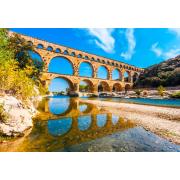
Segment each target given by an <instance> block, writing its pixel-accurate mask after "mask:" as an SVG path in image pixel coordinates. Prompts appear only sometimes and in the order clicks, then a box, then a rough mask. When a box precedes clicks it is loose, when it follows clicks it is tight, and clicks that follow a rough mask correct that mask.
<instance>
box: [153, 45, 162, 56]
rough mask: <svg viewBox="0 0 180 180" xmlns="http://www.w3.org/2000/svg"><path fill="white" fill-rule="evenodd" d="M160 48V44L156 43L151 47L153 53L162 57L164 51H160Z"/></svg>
mask: <svg viewBox="0 0 180 180" xmlns="http://www.w3.org/2000/svg"><path fill="white" fill-rule="evenodd" d="M157 46H158V42H156V43H154V44H153V45H152V46H151V51H153V52H154V53H155V54H156V56H161V55H162V49H160V48H159V47H157Z"/></svg>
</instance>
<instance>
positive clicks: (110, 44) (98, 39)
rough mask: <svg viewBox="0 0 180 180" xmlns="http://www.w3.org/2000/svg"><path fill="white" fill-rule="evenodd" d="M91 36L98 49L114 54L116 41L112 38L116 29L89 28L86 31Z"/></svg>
mask: <svg viewBox="0 0 180 180" xmlns="http://www.w3.org/2000/svg"><path fill="white" fill-rule="evenodd" d="M86 31H87V32H88V34H89V35H91V36H92V37H93V39H92V40H91V42H94V43H95V44H96V45H97V46H98V47H100V48H101V49H103V50H104V51H105V52H108V53H113V52H114V46H115V39H114V37H113V36H112V33H113V31H114V29H109V28H98V29H96V28H89V29H86Z"/></svg>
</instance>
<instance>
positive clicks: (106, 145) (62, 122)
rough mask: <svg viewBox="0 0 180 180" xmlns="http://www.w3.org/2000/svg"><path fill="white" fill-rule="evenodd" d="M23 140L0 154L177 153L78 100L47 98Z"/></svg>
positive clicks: (175, 148)
mask: <svg viewBox="0 0 180 180" xmlns="http://www.w3.org/2000/svg"><path fill="white" fill-rule="evenodd" d="M38 110H39V111H40V114H39V115H38V116H37V117H36V119H35V120H34V127H33V129H32V130H31V131H30V132H29V133H27V135H26V137H23V138H19V139H17V140H16V141H13V142H10V143H3V144H0V151H30V152H32V151H73V152H74V151H108V152H109V151H180V146H177V145H175V144H173V143H170V142H169V141H167V140H165V139H163V138H160V137H159V136H157V135H155V134H153V133H151V132H149V131H146V130H145V129H144V128H142V127H139V126H136V124H135V123H134V122H133V121H127V120H125V119H122V118H121V117H120V116H117V115H116V114H111V113H109V112H108V111H105V110H104V109H100V108H99V107H97V106H95V105H92V104H88V103H82V102H81V101H80V99H78V98H69V97H63V96H62V97H60V96H59V97H58V96H57V97H50V98H46V99H43V100H42V102H40V104H39V107H38Z"/></svg>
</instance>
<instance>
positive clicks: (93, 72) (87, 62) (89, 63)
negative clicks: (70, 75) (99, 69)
mask: <svg viewBox="0 0 180 180" xmlns="http://www.w3.org/2000/svg"><path fill="white" fill-rule="evenodd" d="M83 63H84V64H85V63H86V64H88V65H89V66H90V67H91V69H92V76H82V77H91V78H93V77H94V74H95V69H94V66H93V65H92V63H91V62H89V61H82V62H80V63H79V65H78V75H79V74H80V72H79V71H80V68H81V65H82V64H83Z"/></svg>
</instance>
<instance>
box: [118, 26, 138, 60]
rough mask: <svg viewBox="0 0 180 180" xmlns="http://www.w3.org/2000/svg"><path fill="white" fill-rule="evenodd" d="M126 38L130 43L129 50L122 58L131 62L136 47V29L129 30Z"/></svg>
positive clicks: (122, 54) (123, 53)
mask: <svg viewBox="0 0 180 180" xmlns="http://www.w3.org/2000/svg"><path fill="white" fill-rule="evenodd" d="M125 36H126V39H127V42H128V50H127V51H126V52H122V53H121V56H122V57H124V58H125V59H127V60H129V59H131V57H132V56H133V54H134V52H135V47H136V39H135V36H134V29H127V30H126V32H125Z"/></svg>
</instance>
